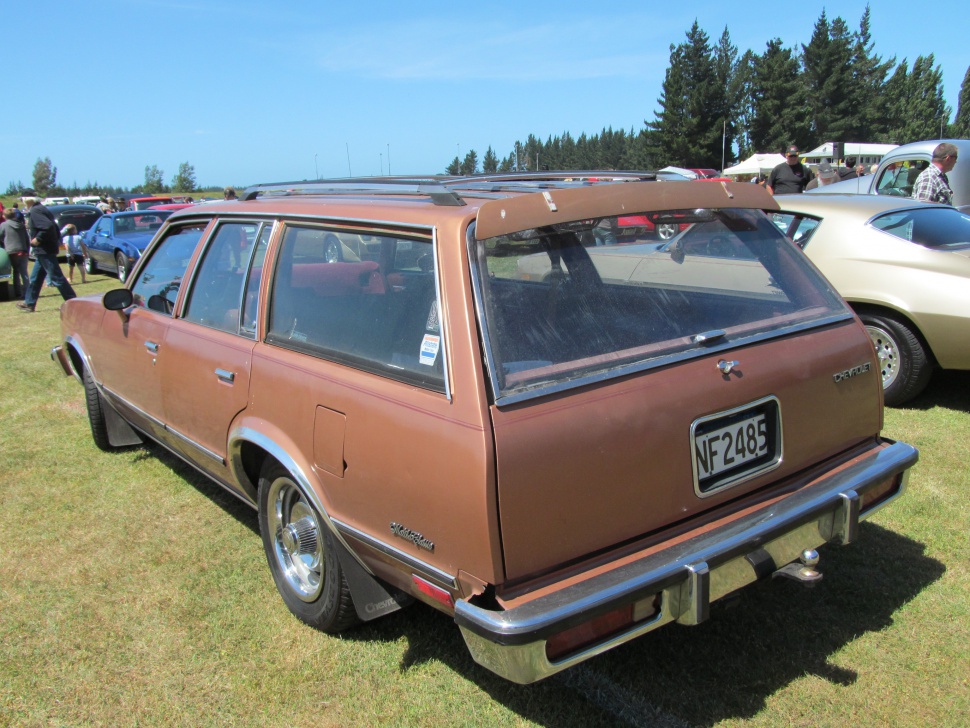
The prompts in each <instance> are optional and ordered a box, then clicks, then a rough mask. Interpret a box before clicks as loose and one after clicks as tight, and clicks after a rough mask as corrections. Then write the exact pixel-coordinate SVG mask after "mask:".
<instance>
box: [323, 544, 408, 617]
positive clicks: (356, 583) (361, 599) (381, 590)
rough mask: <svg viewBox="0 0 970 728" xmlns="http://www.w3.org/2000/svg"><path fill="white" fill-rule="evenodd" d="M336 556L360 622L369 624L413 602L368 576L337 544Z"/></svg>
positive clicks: (401, 593)
mask: <svg viewBox="0 0 970 728" xmlns="http://www.w3.org/2000/svg"><path fill="white" fill-rule="evenodd" d="M337 556H338V557H339V559H340V568H341V569H343V572H344V578H345V579H346V580H347V586H349V587H350V593H351V595H352V596H353V598H354V608H355V609H356V610H357V616H358V617H360V619H361V621H363V622H369V621H370V620H372V619H377V618H378V617H383V616H384V615H386V614H390V613H391V612H396V611H397V610H399V609H402V608H404V607H406V606H408V605H409V604H411V602H413V601H414V597H412V596H411V595H410V594H406V593H404V592H402V591H400V590H398V589H395V588H394V587H392V586H390V585H389V584H385V583H384V582H382V581H380V580H379V579H377V577H375V576H372V575H371V574H368V573H367V571H366V570H365V569H364V567H363V566H361V565H360V563H359V562H358V561H357V559H355V558H354V557H353V556H352V555H351V554H350V553H349V552H348V551H347V548H346V547H345V546H344V545H343V544H342V543H340V542H339V541H338V542H337Z"/></svg>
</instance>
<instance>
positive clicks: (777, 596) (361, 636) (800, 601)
mask: <svg viewBox="0 0 970 728" xmlns="http://www.w3.org/2000/svg"><path fill="white" fill-rule="evenodd" d="M821 554H822V559H821V564H820V568H821V569H822V571H823V573H824V574H825V578H824V579H823V580H822V582H821V583H820V584H818V585H817V586H816V587H814V588H812V589H807V588H806V587H804V586H801V585H798V584H795V583H792V582H788V581H785V580H775V581H766V582H762V583H759V584H756V585H753V586H752V587H751V588H749V589H747V590H744V591H742V592H741V594H740V596H739V597H737V598H736V599H734V600H732V601H731V602H729V603H727V604H726V603H724V602H716V603H715V604H714V605H712V608H711V618H710V620H709V621H707V622H705V623H703V624H701V625H698V626H696V627H689V628H688V627H681V626H677V625H668V626H666V627H663V628H661V629H659V630H657V631H656V632H652V633H650V634H647V635H645V636H643V637H641V638H640V639H637V640H634V641H632V642H629V643H627V644H626V645H622V646H621V647H618V648H617V649H615V650H612V651H610V652H608V653H605V654H603V655H600V656H599V657H596V658H593V659H592V660H590V661H588V662H586V663H583V664H582V665H580V666H578V667H577V668H573V669H571V670H567V671H565V672H563V673H560V674H559V675H555V676H553V677H551V678H549V679H547V680H545V681H542V682H539V683H536V684H533V685H526V686H522V685H515V684H513V683H510V682H507V681H506V680H503V679H501V678H499V677H497V676H495V675H493V674H492V673H490V672H488V671H487V670H485V669H484V668H482V667H479V666H478V665H476V664H475V663H474V662H473V661H472V659H471V657H470V656H469V654H468V651H467V649H466V648H465V645H464V641H463V640H462V638H461V634H460V632H459V630H458V628H457V626H456V625H454V624H453V623H452V621H451V620H450V619H449V618H448V617H447V616H445V615H443V614H441V613H438V612H436V611H434V610H432V609H429V608H426V607H422V606H414V607H411V608H410V609H408V610H405V611H403V612H399V613H397V614H394V615H391V616H390V617H387V618H385V619H382V620H377V621H375V622H370V623H368V624H365V625H363V626H362V627H360V628H358V629H356V630H353V631H351V632H347V633H346V634H345V635H344V638H345V639H354V640H363V641H369V640H378V641H385V640H386V641H391V640H396V639H399V638H400V637H402V636H403V637H405V638H406V639H407V643H408V649H407V651H406V653H405V655H404V658H403V660H402V663H401V670H408V669H410V668H411V667H412V666H414V665H417V664H421V663H424V662H426V661H439V662H442V663H444V664H446V665H448V667H449V668H451V669H453V670H454V671H455V672H457V673H459V674H460V675H462V676H463V677H464V678H466V679H468V680H470V681H472V682H474V683H476V684H477V685H478V686H479V687H481V689H482V690H484V691H486V692H487V693H488V694H489V695H491V696H492V698H493V699H495V700H497V701H499V702H501V703H502V704H503V705H505V706H506V707H508V708H509V709H510V710H513V711H515V712H516V713H518V714H519V715H521V716H522V717H523V718H526V719H528V720H531V721H534V722H535V723H538V724H540V725H548V726H577V728H578V727H580V726H581V727H582V728H591V727H592V726H600V725H602V726H613V725H634V726H636V725H645V726H681V727H682V726H709V725H713V724H716V723H718V722H720V721H724V720H730V719H745V718H750V717H753V716H755V715H756V714H758V713H759V712H760V711H761V710H763V709H764V708H765V706H766V704H767V702H768V700H769V698H770V697H771V696H772V695H773V694H774V693H776V692H777V691H779V690H781V689H783V688H785V686H786V685H788V684H789V683H791V682H793V681H795V680H797V679H799V678H801V677H803V676H805V675H815V676H817V677H818V678H820V679H822V680H826V681H829V682H831V683H834V684H837V685H843V686H846V685H852V684H854V683H855V682H856V681H857V680H858V679H859V675H858V670H860V669H861V670H865V669H867V666H866V665H861V666H858V667H857V666H855V665H853V664H851V663H849V664H845V661H846V660H848V659H850V658H845V657H842V658H840V662H841V663H842V664H836V663H835V662H833V661H832V660H831V656H832V655H833V654H835V653H836V652H838V651H840V650H841V649H842V648H844V647H845V646H846V645H848V644H850V643H852V642H853V641H855V640H857V639H858V638H859V637H860V636H862V635H865V634H866V633H867V632H878V631H880V630H882V629H885V628H887V627H890V626H891V625H892V624H893V615H894V613H895V612H896V611H897V610H898V609H899V608H900V607H902V606H903V605H905V604H906V603H907V602H909V601H910V600H912V599H913V598H914V597H915V596H916V595H918V594H919V593H920V592H921V591H922V590H924V589H926V588H927V587H928V586H929V585H930V584H932V583H933V582H935V581H936V580H938V579H939V578H940V577H941V576H942V575H943V573H944V571H945V567H944V565H943V564H942V563H940V562H939V561H936V560H935V559H932V558H929V557H927V556H926V555H925V554H924V547H923V545H922V544H920V543H918V542H916V541H913V540H911V539H908V538H906V537H903V536H900V535H899V534H896V533H894V532H892V531H889V530H887V529H884V528H882V527H880V526H877V525H874V524H871V523H864V524H863V525H862V528H861V537H860V539H859V540H858V541H857V542H856V543H854V544H852V545H850V546H847V547H844V548H840V547H835V546H829V547H825V548H823V549H822V551H821Z"/></svg>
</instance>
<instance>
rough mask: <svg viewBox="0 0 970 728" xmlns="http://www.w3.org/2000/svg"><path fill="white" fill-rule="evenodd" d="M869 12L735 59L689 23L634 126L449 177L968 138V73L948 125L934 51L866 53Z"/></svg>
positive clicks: (462, 164) (457, 165)
mask: <svg viewBox="0 0 970 728" xmlns="http://www.w3.org/2000/svg"><path fill="white" fill-rule="evenodd" d="M870 24H871V13H870V9H869V7H868V6H867V7H866V9H865V12H864V13H863V15H862V18H861V20H860V22H859V28H858V30H856V31H850V30H849V26H848V24H847V23H846V21H845V20H843V19H842V18H841V17H836V18H835V19H833V20H831V21H830V20H829V19H828V17H827V15H826V13H825V11H824V10H823V11H822V14H821V15H820V16H819V18H818V20H817V21H816V22H815V27H814V29H813V32H812V36H811V39H810V40H809V42H808V43H807V44H801V47H800V48H786V47H785V46H784V45H783V44H782V41H781V39H779V38H774V39H772V40H770V41H768V42H767V44H766V47H765V50H764V51H763V52H762V53H760V54H758V53H755V52H753V51H751V50H748V51H745V52H744V53H743V54H739V52H738V48H737V47H736V46H735V45H734V44H733V43H732V42H731V36H730V33H729V31H728V29H727V27H725V29H724V32H723V33H722V34H721V36H720V38H719V39H718V40H717V42H716V43H712V42H711V39H710V36H708V35H707V33H705V32H704V31H703V30H702V29H701V28H700V26H699V25H698V23H697V21H696V20H695V21H694V24H693V26H691V28H690V30H689V31H687V33H686V39H685V40H684V41H683V42H681V43H679V44H677V45H673V44H672V45H671V46H670V64H669V66H668V68H667V71H666V73H665V76H664V81H663V85H662V88H661V95H660V98H659V99H658V100H657V103H658V106H659V110H658V111H656V112H654V118H653V119H650V120H646V119H645V120H644V126H643V127H642V128H641V129H639V130H637V129H630V130H629V131H626V130H622V129H621V130H619V131H614V130H613V129H612V128H611V127H610V128H606V129H603V130H602V131H601V132H600V133H598V134H593V135H591V136H587V135H586V134H582V135H581V136H580V137H579V138H578V139H576V138H574V137H573V136H572V135H571V134H570V133H569V132H564V133H563V134H562V135H561V136H555V137H553V136H549V137H548V138H547V139H546V141H544V142H543V141H541V140H539V139H537V138H536V137H535V136H534V135H531V134H530V135H529V137H528V138H527V139H526V141H525V142H524V143H523V142H519V141H516V142H515V145H514V149H513V151H512V152H511V153H510V154H509V155H508V156H507V157H505V158H504V159H499V158H498V157H497V156H496V154H495V152H494V151H493V150H492V148H491V147H489V148H488V151H487V152H486V154H485V157H484V158H483V160H482V164H481V166H480V167H479V164H478V155H477V153H476V152H475V150H471V151H469V152H468V154H466V155H465V158H464V159H463V160H462V159H459V158H458V157H455V159H454V160H452V162H451V164H449V165H448V166H447V168H446V172H447V173H448V174H475V173H478V172H485V173H489V172H507V171H512V170H536V169H650V168H654V169H657V168H661V167H665V166H667V165H675V166H680V167H704V168H707V167H710V168H714V169H722V165H723V167H727V166H730V165H731V164H733V163H735V162H736V161H737V160H739V159H746V158H747V157H749V156H750V155H751V154H754V153H757V152H780V151H782V149H784V147H786V146H787V145H789V144H797V145H798V146H799V148H801V149H804V150H809V149H813V148H815V147H817V146H819V145H820V144H823V143H825V142H828V141H841V142H871V143H887V144H906V143H908V142H912V141H918V140H921V139H937V138H970V67H968V68H967V71H966V74H965V75H964V78H963V84H962V86H961V89H960V97H959V101H958V107H957V113H956V117H955V118H954V120H953V121H952V123H951V122H950V117H951V115H952V111H953V110H952V107H950V106H948V105H947V104H946V101H945V100H944V98H943V73H942V70H941V69H940V67H939V66H938V65H936V63H935V59H934V56H933V54H932V53H931V54H929V55H928V56H922V55H921V56H917V57H916V60H915V61H913V63H912V65H910V64H909V61H908V59H906V58H904V59H903V60H902V61H898V62H897V59H896V58H895V57H892V58H890V59H888V60H884V59H883V58H882V57H881V56H879V55H878V54H877V53H876V52H875V43H874V42H873V40H872V34H871V31H870Z"/></svg>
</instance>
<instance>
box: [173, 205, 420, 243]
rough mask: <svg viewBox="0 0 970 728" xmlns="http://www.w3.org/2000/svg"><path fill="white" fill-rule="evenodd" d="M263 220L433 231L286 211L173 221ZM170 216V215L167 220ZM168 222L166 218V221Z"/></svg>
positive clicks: (201, 215) (395, 223)
mask: <svg viewBox="0 0 970 728" xmlns="http://www.w3.org/2000/svg"><path fill="white" fill-rule="evenodd" d="M254 218H255V219H258V220H263V221H270V220H272V221H275V222H277V223H285V222H286V221H288V220H299V221H301V222H313V223H318V224H320V225H331V224H337V225H349V226H352V227H358V228H359V227H361V226H363V227H365V228H372V227H388V228H390V229H393V230H405V229H406V230H412V231H414V232H415V233H417V234H423V235H426V236H428V237H431V236H432V235H433V232H434V226H433V225H428V224H425V223H408V222H399V221H394V220H376V219H367V218H357V217H334V216H330V215H322V214H320V215H315V214H313V213H310V212H301V213H296V212H294V213H288V212H255V211H254V212H240V213H234V214H232V215H225V214H224V213H216V212H212V213H209V214H204V213H198V212H196V211H193V214H191V215H186V216H185V217H179V218H178V219H176V220H175V221H174V222H175V223H179V224H180V223H183V222H198V221H201V220H208V221H212V220H214V219H218V220H219V221H229V222H232V221H235V222H252V220H253V219H254ZM171 219H172V218H171V217H170V218H169V220H171ZM166 222H168V220H167V221H166Z"/></svg>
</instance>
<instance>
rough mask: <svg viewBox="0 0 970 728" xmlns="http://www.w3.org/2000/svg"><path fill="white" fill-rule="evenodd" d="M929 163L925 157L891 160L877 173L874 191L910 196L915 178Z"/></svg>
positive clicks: (894, 195) (883, 193) (881, 193)
mask: <svg viewBox="0 0 970 728" xmlns="http://www.w3.org/2000/svg"><path fill="white" fill-rule="evenodd" d="M929 165H930V163H929V161H928V160H926V159H902V160H898V161H896V162H893V163H892V164H890V165H889V166H887V167H886V168H885V169H884V170H882V172H880V173H879V179H877V180H876V193H877V194H880V195H891V196H893V197H911V196H912V194H913V185H914V184H915V183H916V178H917V177H919V173H920V172H922V171H923V170H924V169H926V168H927V167H928V166H929Z"/></svg>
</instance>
